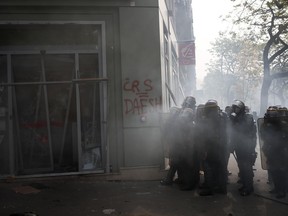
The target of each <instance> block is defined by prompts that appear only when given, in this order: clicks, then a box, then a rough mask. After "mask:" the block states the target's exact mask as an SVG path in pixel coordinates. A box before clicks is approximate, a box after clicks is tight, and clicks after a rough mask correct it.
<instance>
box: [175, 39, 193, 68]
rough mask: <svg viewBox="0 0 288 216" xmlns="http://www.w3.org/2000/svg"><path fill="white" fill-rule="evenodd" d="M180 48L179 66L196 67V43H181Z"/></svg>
mask: <svg viewBox="0 0 288 216" xmlns="http://www.w3.org/2000/svg"><path fill="white" fill-rule="evenodd" d="M178 48H179V64H180V65H195V43H194V41H188V42H181V43H179V44H178Z"/></svg>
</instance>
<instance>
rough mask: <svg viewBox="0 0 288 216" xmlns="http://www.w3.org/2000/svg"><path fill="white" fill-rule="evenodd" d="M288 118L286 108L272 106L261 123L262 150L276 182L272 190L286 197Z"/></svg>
mask: <svg viewBox="0 0 288 216" xmlns="http://www.w3.org/2000/svg"><path fill="white" fill-rule="evenodd" d="M283 111H284V112H283ZM283 114H284V115H283ZM287 120H288V119H287V116H286V113H285V109H283V108H278V107H276V106H270V107H269V108H268V109H267V111H266V113H265V116H264V122H263V124H262V125H260V136H261V138H262V140H263V146H262V151H263V153H264V155H265V156H266V158H267V162H266V163H267V169H268V172H269V174H270V176H271V178H272V182H273V183H274V189H273V190H272V191H271V192H272V193H275V194H276V198H284V197H285V196H286V190H287V186H286V183H287V165H288V164H287V151H288V146H287V135H288V134H287V131H286V130H287V128H288V121H287Z"/></svg>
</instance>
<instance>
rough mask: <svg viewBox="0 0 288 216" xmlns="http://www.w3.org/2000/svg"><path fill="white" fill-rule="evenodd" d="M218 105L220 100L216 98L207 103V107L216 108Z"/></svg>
mask: <svg viewBox="0 0 288 216" xmlns="http://www.w3.org/2000/svg"><path fill="white" fill-rule="evenodd" d="M215 107H218V102H217V101H216V100H213V99H210V100H208V101H207V102H206V103H205V108H215Z"/></svg>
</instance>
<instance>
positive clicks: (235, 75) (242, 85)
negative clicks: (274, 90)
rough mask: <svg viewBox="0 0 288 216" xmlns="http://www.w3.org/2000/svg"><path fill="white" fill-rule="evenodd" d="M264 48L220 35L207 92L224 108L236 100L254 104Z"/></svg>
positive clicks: (214, 49) (209, 70)
mask: <svg viewBox="0 0 288 216" xmlns="http://www.w3.org/2000/svg"><path fill="white" fill-rule="evenodd" d="M260 50H261V46H259V45H257V44H255V43H254V42H253V41H251V40H247V39H246V38H244V37H242V36H238V35H237V34H224V33H220V35H219V37H218V38H217V39H216V40H215V41H214V43H212V48H211V50H210V52H211V54H212V56H213V58H212V61H211V62H210V63H209V64H208V74H207V76H206V77H205V79H204V84H203V90H204V91H205V92H206V94H207V95H209V96H210V97H212V98H214V99H217V100H218V102H220V104H222V106H225V105H229V104H231V103H232V100H233V99H241V100H243V101H247V100H249V99H250V100H253V97H254V96H255V94H254V91H253V90H254V89H255V88H256V87H257V86H258V85H259V83H260V81H259V80H260V74H259V71H260V69H261V67H262V65H261V61H260V60H261V56H260Z"/></svg>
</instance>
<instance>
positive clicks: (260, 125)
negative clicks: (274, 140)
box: [257, 118, 267, 170]
mask: <svg viewBox="0 0 288 216" xmlns="http://www.w3.org/2000/svg"><path fill="white" fill-rule="evenodd" d="M263 126H264V118H258V119H257V127H258V140H259V146H260V150H259V151H260V159H261V167H262V169H264V170H267V158H266V156H265V154H264V152H263V144H264V141H263V139H262V135H261V134H262V133H263V131H262V129H263Z"/></svg>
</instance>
